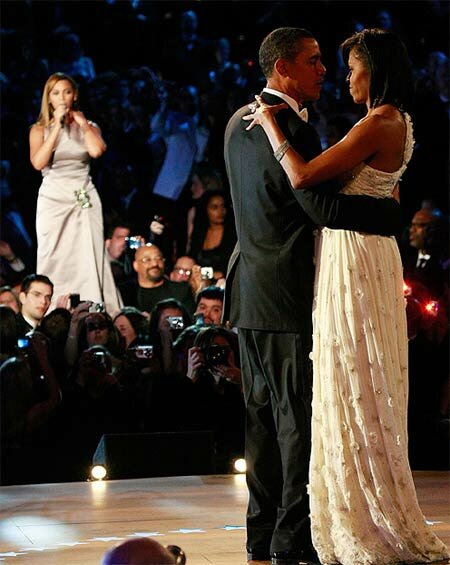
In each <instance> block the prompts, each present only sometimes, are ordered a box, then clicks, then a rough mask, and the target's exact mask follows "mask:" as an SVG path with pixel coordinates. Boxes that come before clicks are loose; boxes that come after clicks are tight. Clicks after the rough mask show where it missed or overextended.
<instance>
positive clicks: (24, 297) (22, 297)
mask: <svg viewBox="0 0 450 565" xmlns="http://www.w3.org/2000/svg"><path fill="white" fill-rule="evenodd" d="M26 296H27V293H26V292H23V291H21V292H19V300H20V304H21V305H22V306H23V304H25V299H26Z"/></svg>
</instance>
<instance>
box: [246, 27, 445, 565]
mask: <svg viewBox="0 0 450 565" xmlns="http://www.w3.org/2000/svg"><path fill="white" fill-rule="evenodd" d="M342 47H343V53H344V56H345V58H346V60H348V65H349V69H350V72H349V75H348V79H347V80H348V82H349V86H350V93H351V95H352V97H353V99H354V101H355V102H356V103H357V104H365V105H366V107H367V114H366V116H365V117H364V118H363V119H361V120H360V121H359V122H358V123H357V124H355V126H354V127H353V128H352V129H351V131H350V132H349V133H348V134H347V135H346V136H345V137H344V138H343V139H342V140H341V141H340V142H338V143H337V144H336V145H334V146H333V147H331V148H329V149H328V150H326V151H325V152H324V153H322V154H321V155H320V156H318V157H316V158H315V159H313V160H312V161H310V162H309V163H305V161H304V160H303V159H302V158H301V157H300V156H299V155H298V153H296V152H295V151H294V150H293V149H292V148H291V147H290V146H289V143H288V142H287V140H286V139H285V138H284V135H283V134H282V132H281V130H280V129H279V128H278V126H277V123H276V121H275V118H274V114H275V113H276V112H277V111H278V110H280V109H282V108H285V107H286V104H279V105H277V106H268V105H266V104H264V102H263V101H262V99H261V98H260V97H256V98H257V101H258V104H259V107H258V108H257V109H256V112H255V113H253V114H251V115H249V116H246V117H245V118H244V119H247V120H252V122H251V123H250V125H249V126H248V127H249V128H251V127H254V126H255V125H256V124H259V125H261V126H262V127H263V128H264V130H265V132H266V134H267V136H268V138H269V141H270V143H271V145H272V147H273V149H274V152H275V157H276V158H277V159H278V160H279V161H280V163H281V165H282V166H283V168H284V170H285V171H286V173H287V175H288V177H289V180H290V182H291V184H292V186H293V188H294V189H303V188H308V187H311V186H313V185H315V184H318V183H320V182H322V181H325V180H327V179H330V178H338V179H341V182H342V192H344V193H346V194H366V195H370V196H373V197H379V198H384V197H388V196H391V195H392V194H397V195H398V188H397V187H398V182H399V180H400V178H401V176H402V174H403V172H404V171H405V169H406V166H407V163H408V161H409V159H410V158H411V155H412V150H413V132H412V123H411V120H410V117H409V115H408V114H407V113H405V111H404V108H405V106H406V103H407V98H408V95H409V94H410V92H408V90H409V89H410V87H411V80H410V64H409V59H408V55H407V52H406V50H405V48H404V45H403V43H402V42H401V41H400V39H399V38H398V37H397V36H395V35H394V34H393V33H391V32H387V31H384V30H363V31H362V32H360V33H357V34H355V35H353V36H352V37H350V38H349V39H347V40H346V41H345V42H344V43H343V46H342ZM247 129H248V128H247ZM367 213H368V214H370V210H368V211H367ZM316 265H317V266H316V279H315V302H314V310H313V328H314V330H313V352H312V360H313V374H314V377H313V405H312V412H313V420H312V453H311V462H310V477H309V482H310V485H309V491H310V503H311V527H312V538H313V543H314V546H315V548H316V550H317V553H318V555H319V558H320V560H321V563H324V564H335V563H341V564H342V565H369V564H370V565H382V564H394V563H395V564H397V563H400V562H401V563H431V562H433V561H438V560H443V559H444V558H446V557H448V556H449V553H448V549H447V548H446V547H445V545H444V544H443V543H442V542H441V541H440V540H439V539H438V538H437V536H436V535H435V534H434V533H433V532H432V530H431V528H430V526H429V525H427V523H426V520H425V518H424V516H423V515H422V512H421V510H420V508H419V504H418V501H417V496H416V492H415V487H414V482H413V477H412V474H411V469H410V466H409V462H408V437H407V402H408V367H407V349H408V341H407V328H406V309H405V302H404V297H403V276H402V263H401V259H400V255H399V251H398V247H397V243H396V240H395V238H394V237H383V236H377V235H368V234H363V233H359V232H353V231H349V230H332V229H328V228H324V229H323V230H322V232H321V236H320V243H319V247H318V254H317V258H316Z"/></svg>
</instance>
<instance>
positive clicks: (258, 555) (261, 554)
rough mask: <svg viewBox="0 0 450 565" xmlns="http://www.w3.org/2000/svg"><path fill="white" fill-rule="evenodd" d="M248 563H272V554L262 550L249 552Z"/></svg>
mask: <svg viewBox="0 0 450 565" xmlns="http://www.w3.org/2000/svg"><path fill="white" fill-rule="evenodd" d="M247 561H270V553H269V552H268V551H261V550H251V551H249V550H247Z"/></svg>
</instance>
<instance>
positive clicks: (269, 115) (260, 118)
mask: <svg viewBox="0 0 450 565" xmlns="http://www.w3.org/2000/svg"><path fill="white" fill-rule="evenodd" d="M255 100H256V102H253V103H252V104H249V105H248V108H249V110H250V112H251V113H250V114H247V115H245V116H243V117H242V119H243V120H245V121H246V122H248V121H250V120H251V122H250V124H249V125H248V126H247V127H246V128H245V129H246V130H247V131H250V130H251V129H252V128H253V127H255V126H256V125H260V126H263V127H264V125H265V124H267V122H270V121H271V120H273V119H274V116H275V114H277V113H278V112H279V111H280V110H286V109H287V108H288V107H289V106H288V105H287V104H286V102H282V103H281V104H274V105H272V106H270V105H269V104H266V103H265V102H264V100H263V99H262V98H261V96H258V95H256V96H255Z"/></svg>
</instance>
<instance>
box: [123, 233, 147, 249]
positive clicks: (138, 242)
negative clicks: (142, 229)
mask: <svg viewBox="0 0 450 565" xmlns="http://www.w3.org/2000/svg"><path fill="white" fill-rule="evenodd" d="M125 241H126V242H127V247H128V249H137V248H138V247H142V245H143V243H142V239H141V238H140V237H139V236H138V235H131V236H130V237H126V238H125Z"/></svg>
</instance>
